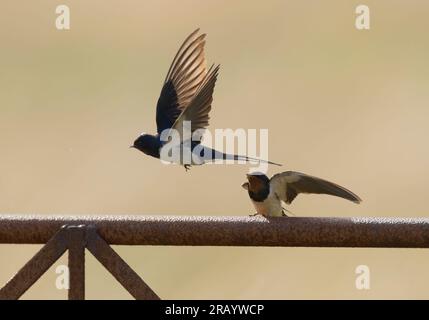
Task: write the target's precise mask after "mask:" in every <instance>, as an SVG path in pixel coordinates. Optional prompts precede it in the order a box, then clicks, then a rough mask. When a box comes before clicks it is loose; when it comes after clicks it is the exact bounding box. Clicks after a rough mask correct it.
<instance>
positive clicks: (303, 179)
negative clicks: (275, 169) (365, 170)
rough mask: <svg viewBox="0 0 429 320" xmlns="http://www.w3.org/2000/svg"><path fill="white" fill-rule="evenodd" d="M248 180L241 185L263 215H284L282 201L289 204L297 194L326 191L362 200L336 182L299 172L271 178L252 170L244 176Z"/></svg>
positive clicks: (329, 193) (342, 196)
mask: <svg viewBox="0 0 429 320" xmlns="http://www.w3.org/2000/svg"><path fill="white" fill-rule="evenodd" d="M247 180H248V182H245V183H243V184H242V187H243V188H244V189H246V190H247V191H248V193H249V197H250V199H251V201H252V203H253V205H254V206H255V209H256V212H257V213H256V214H261V215H263V216H266V217H279V216H286V214H285V212H284V211H285V209H284V208H283V206H282V202H285V203H286V204H291V203H292V201H293V200H294V199H295V198H296V196H297V195H298V194H300V193H317V194H328V195H331V196H336V197H341V198H344V199H347V200H350V201H353V202H354V203H360V202H361V201H362V200H361V199H360V198H359V197H358V196H357V195H355V194H354V193H353V192H351V191H350V190H347V189H346V188H343V187H341V186H339V185H338V184H335V183H333V182H329V181H326V180H323V179H320V178H316V177H312V176H309V175H306V174H304V173H300V172H294V171H286V172H283V173H278V174H275V175H274V176H272V177H271V179H269V178H268V177H267V176H266V175H265V174H261V173H252V174H248V175H247Z"/></svg>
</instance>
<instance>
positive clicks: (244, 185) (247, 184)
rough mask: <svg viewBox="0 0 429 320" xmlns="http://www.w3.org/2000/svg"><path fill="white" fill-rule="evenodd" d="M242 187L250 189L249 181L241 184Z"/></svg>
mask: <svg viewBox="0 0 429 320" xmlns="http://www.w3.org/2000/svg"><path fill="white" fill-rule="evenodd" d="M241 187H242V188H243V189H245V190H249V183H248V182H245V183H243V184H242V185H241Z"/></svg>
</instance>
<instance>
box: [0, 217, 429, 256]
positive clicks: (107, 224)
mask: <svg viewBox="0 0 429 320" xmlns="http://www.w3.org/2000/svg"><path fill="white" fill-rule="evenodd" d="M64 224H69V225H70V224H74V225H76V224H85V225H94V226H96V227H97V230H98V233H99V234H100V236H101V237H102V238H103V239H105V240H106V242H108V243H109V244H116V245H176V246H188V245H189V246H283V247H291V246H293V247H386V248H393V247H396V248H428V247H429V218H307V217H305V218H304V217H303V218H301V217H297V218H295V217H294V218H284V217H280V218H271V219H265V218H263V217H247V216H241V217H178V216H164V217H162V216H85V217H83V216H30V215H19V216H17V215H0V243H45V242H46V241H48V240H49V239H50V237H52V235H53V234H54V233H55V232H56V231H57V230H58V228H60V227H61V226H62V225H64Z"/></svg>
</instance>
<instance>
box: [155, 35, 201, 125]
mask: <svg viewBox="0 0 429 320" xmlns="http://www.w3.org/2000/svg"><path fill="white" fill-rule="evenodd" d="M198 31H199V29H197V30H195V31H194V32H192V33H191V34H190V35H189V36H188V37H187V38H186V40H185V42H184V43H183V44H182V46H181V47H180V48H179V51H178V52H177V54H176V56H175V57H174V59H173V62H172V63H171V66H170V69H169V70H168V73H167V76H166V78H165V81H164V85H163V87H162V90H161V94H160V97H159V99H158V104H157V107H156V125H157V130H158V133H161V132H162V131H163V130H164V129H168V128H171V127H172V126H173V124H174V123H175V121H176V120H177V118H178V117H179V116H180V115H181V114H182V112H183V110H185V109H186V107H187V106H188V105H189V103H190V102H191V101H192V100H193V98H194V96H195V94H196V92H197V90H198V89H199V88H200V87H201V84H202V82H203V81H204V79H206V76H207V69H206V60H205V57H204V45H205V40H204V39H205V36H206V35H205V34H201V35H198Z"/></svg>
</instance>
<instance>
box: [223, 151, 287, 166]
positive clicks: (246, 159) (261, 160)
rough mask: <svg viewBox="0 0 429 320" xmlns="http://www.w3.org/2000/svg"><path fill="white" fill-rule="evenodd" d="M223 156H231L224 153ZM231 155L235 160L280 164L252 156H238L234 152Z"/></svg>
mask: <svg viewBox="0 0 429 320" xmlns="http://www.w3.org/2000/svg"><path fill="white" fill-rule="evenodd" d="M225 156H229V157H231V156H230V155H225ZM233 157H234V160H237V161H238V160H245V161H248V162H250V161H257V162H262V163H268V164H273V165H275V166H279V167H281V166H282V165H281V164H280V163H276V162H272V161H269V160H264V159H258V158H252V157H248V156H240V155H236V154H234V155H233ZM225 159H226V158H225Z"/></svg>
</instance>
